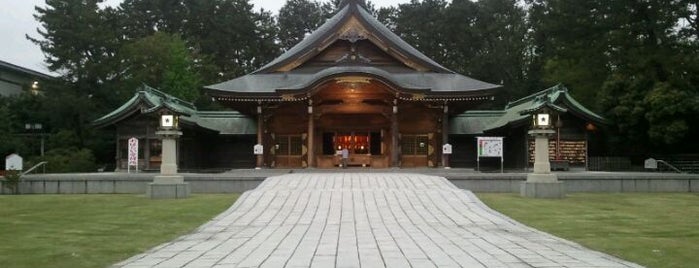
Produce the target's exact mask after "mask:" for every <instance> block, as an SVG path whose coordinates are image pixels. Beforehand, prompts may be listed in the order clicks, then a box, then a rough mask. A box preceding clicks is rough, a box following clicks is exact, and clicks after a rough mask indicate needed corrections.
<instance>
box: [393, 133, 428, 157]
mask: <svg viewBox="0 0 699 268" xmlns="http://www.w3.org/2000/svg"><path fill="white" fill-rule="evenodd" d="M428 141H429V139H428V137H427V135H403V137H402V138H401V142H400V145H401V146H400V147H401V153H402V154H403V155H427V152H428V149H427V147H428Z"/></svg>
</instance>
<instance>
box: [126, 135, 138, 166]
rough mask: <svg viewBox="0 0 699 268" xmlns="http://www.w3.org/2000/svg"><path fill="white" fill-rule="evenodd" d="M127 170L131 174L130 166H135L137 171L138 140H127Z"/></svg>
mask: <svg viewBox="0 0 699 268" xmlns="http://www.w3.org/2000/svg"><path fill="white" fill-rule="evenodd" d="M128 160H129V161H128V170H129V172H131V166H135V167H136V170H138V139H137V138H130V139H129V156H128Z"/></svg>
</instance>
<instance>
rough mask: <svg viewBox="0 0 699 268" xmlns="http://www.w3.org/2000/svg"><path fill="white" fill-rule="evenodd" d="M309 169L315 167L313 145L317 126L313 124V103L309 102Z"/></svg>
mask: <svg viewBox="0 0 699 268" xmlns="http://www.w3.org/2000/svg"><path fill="white" fill-rule="evenodd" d="M307 142H308V154H307V155H308V167H309V168H312V167H315V166H316V164H315V148H314V147H313V143H314V142H315V126H314V122H313V101H311V100H309V101H308V139H307Z"/></svg>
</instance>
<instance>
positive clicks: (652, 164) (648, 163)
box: [643, 158, 658, 169]
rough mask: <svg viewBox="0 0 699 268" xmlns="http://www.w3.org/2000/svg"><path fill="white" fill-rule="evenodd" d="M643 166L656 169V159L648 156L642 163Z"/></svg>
mask: <svg viewBox="0 0 699 268" xmlns="http://www.w3.org/2000/svg"><path fill="white" fill-rule="evenodd" d="M643 166H644V167H645V168H647V169H658V160H655V159H653V158H648V159H646V161H645V162H644V163H643Z"/></svg>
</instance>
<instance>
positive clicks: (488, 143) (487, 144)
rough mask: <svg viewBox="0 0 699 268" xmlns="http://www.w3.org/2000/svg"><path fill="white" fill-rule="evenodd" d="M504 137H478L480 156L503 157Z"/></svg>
mask: <svg viewBox="0 0 699 268" xmlns="http://www.w3.org/2000/svg"><path fill="white" fill-rule="evenodd" d="M503 147H504V146H503V141H502V137H478V157H502V151H503Z"/></svg>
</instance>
